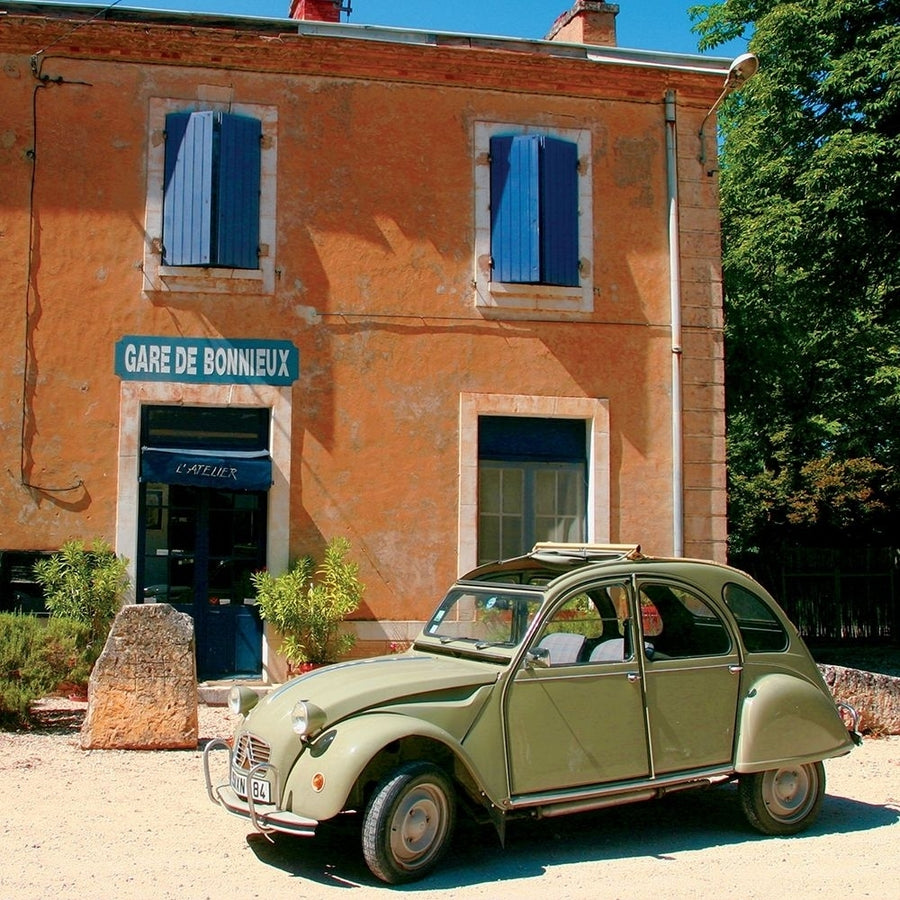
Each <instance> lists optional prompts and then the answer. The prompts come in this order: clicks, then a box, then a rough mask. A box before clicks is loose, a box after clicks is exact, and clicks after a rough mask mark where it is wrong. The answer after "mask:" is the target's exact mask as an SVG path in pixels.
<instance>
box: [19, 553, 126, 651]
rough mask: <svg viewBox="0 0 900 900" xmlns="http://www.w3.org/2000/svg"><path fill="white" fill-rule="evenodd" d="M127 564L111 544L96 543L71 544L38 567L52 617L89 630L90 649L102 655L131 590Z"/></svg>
mask: <svg viewBox="0 0 900 900" xmlns="http://www.w3.org/2000/svg"><path fill="white" fill-rule="evenodd" d="M127 565H128V562H127V560H125V559H123V558H122V557H119V556H116V554H115V551H114V550H113V549H112V547H110V546H109V544H107V543H105V542H104V541H101V540H95V541H94V543H93V544H91V546H90V548H86V547H85V546H84V544H83V542H81V541H68V542H66V543H65V544H63V546H62V549H60V550H59V551H58V552H56V553H54V554H53V555H52V556H50V557H48V558H47V559H42V560H39V561H38V562H36V563H35V565H34V574H35V578H37V580H38V582H39V583H40V585H41V586H42V587H43V589H44V602H45V603H46V605H47V609H49V610H50V614H51V616H61V617H62V618H66V619H72V620H74V621H76V622H82V623H84V624H85V625H87V626H88V633H87V645H88V647H89V649H90V650H91V652H93V654H94V658H95V659H96V657H97V656H99V655H100V651H101V650H102V649H103V644H104V643H105V641H106V636H107V635H108V634H109V628H110V626H111V625H112V621H113V619H114V618H115V616H116V613H117V612H118V611H119V607H120V606H121V605H122V597H123V594H124V593H125V588H126V587H127V586H128V574H127V571H126V567H127Z"/></svg>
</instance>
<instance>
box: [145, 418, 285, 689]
mask: <svg viewBox="0 0 900 900" xmlns="http://www.w3.org/2000/svg"><path fill="white" fill-rule="evenodd" d="M154 413H156V415H154ZM198 413H199V414H198ZM248 414H249V415H248ZM267 424H268V411H267V410H228V409H217V410H208V409H203V410H191V409H186V408H183V407H176V408H172V407H149V408H148V409H147V410H146V413H145V417H144V430H143V441H142V451H141V452H142V461H141V472H142V478H141V491H140V501H141V516H142V518H141V522H142V526H143V527H142V528H141V529H140V532H139V534H140V545H139V560H140V564H139V566H138V573H137V574H138V591H139V595H138V596H139V599H140V600H141V601H143V602H145V603H154V602H156V603H170V604H172V606H174V607H175V608H176V609H178V610H181V611H183V612H186V613H188V614H189V615H191V616H192V617H193V619H194V631H195V638H196V645H197V670H198V675H199V676H200V678H201V679H210V678H217V677H225V676H234V675H247V676H252V675H259V674H260V672H261V671H262V623H261V621H260V618H259V613H258V611H257V608H256V605H255V600H254V591H253V586H252V583H251V581H250V576H251V575H252V574H253V572H255V571H257V570H259V569H261V568H263V567H264V566H265V563H266V522H267V515H266V513H267V505H268V504H267V501H268V494H267V492H266V490H265V489H259V488H260V486H261V485H262V484H266V486H267V484H268V481H267V479H268V478H269V476H268V475H266V472H268V471H269V470H268V469H267V468H266V467H267V466H270V461H269V457H268V452H267V450H266V449H265V442H266V440H267ZM260 444H263V447H260V446H259V445H260ZM236 448H237V449H236ZM161 460H162V461H161ZM261 472H262V476H261V474H260V473H261Z"/></svg>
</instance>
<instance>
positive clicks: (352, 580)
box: [251, 538, 364, 666]
mask: <svg viewBox="0 0 900 900" xmlns="http://www.w3.org/2000/svg"><path fill="white" fill-rule="evenodd" d="M349 550H350V542H349V541H348V540H347V539H346V538H334V539H332V540H331V541H330V543H329V544H328V546H327V547H326V548H325V557H324V559H323V561H322V563H321V564H320V565H318V566H317V565H316V563H315V560H313V559H312V557H310V556H305V557H303V558H302V559H299V560H297V562H296V563H295V564H294V567H293V568H292V569H290V570H289V571H287V572H284V573H283V574H281V575H278V576H272V575H271V574H270V573H269V572H266V571H263V572H255V573H254V574H253V575H252V576H251V580H252V581H253V586H254V587H255V588H256V597H257V602H258V604H259V614H260V616H261V617H262V618H263V619H265V620H266V621H267V622H269V624H270V625H272V627H273V628H275V630H276V631H278V632H279V633H280V634H281V635H282V637H283V639H284V643H283V644H282V645H281V652H282V654H283V655H284V657H285V659H286V660H287V661H288V663H290V664H291V665H292V666H296V665H299V664H302V663H315V664H321V663H330V662H334V661H335V660H337V659H340V657H341V656H343V655H344V654H345V653H348V652H349V651H350V650H351V649H352V648H353V644H354V642H355V638H354V636H353V635H352V634H347V633H345V632H344V631H342V630H341V622H343V620H344V619H345V618H346V617H347V616H349V615H350V613H352V612H354V611H355V610H356V609H357V608H358V607H359V604H360V601H361V599H362V594H363V589H364V588H363V585H362V583H361V582H360V581H359V578H358V577H357V573H358V572H359V566H358V565H357V564H356V563H352V562H348V561H347V560H346V559H344V557H345V556H346V554H347V552H348V551H349Z"/></svg>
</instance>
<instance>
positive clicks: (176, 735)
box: [81, 603, 199, 750]
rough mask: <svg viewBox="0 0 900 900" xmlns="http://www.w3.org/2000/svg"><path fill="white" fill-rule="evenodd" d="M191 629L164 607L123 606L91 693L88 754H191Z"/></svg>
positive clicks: (194, 722)
mask: <svg viewBox="0 0 900 900" xmlns="http://www.w3.org/2000/svg"><path fill="white" fill-rule="evenodd" d="M198 731H199V725H198V715H197V672H196V661H195V658H194V622H193V619H191V617H190V616H188V615H186V614H185V613H180V612H177V611H176V610H175V609H173V608H172V607H171V606H169V605H168V604H167V603H156V604H147V605H128V606H125V607H123V608H122V609H121V610H120V611H119V614H118V615H117V616H116V618H115V621H114V622H113V626H112V629H111V630H110V633H109V637H108V638H107V640H106V645H105V647H104V648H103V652H102V653H101V654H100V658H99V659H98V660H97V664H96V665H95V666H94V671H93V672H92V673H91V679H90V683H89V685H88V708H87V715H86V717H85V720H84V725H83V726H82V729H81V746H82V748H83V749H85V750H98V749H102V750H184V749H195V748H196V747H197V739H198Z"/></svg>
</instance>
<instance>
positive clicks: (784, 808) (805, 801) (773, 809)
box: [763, 766, 817, 822]
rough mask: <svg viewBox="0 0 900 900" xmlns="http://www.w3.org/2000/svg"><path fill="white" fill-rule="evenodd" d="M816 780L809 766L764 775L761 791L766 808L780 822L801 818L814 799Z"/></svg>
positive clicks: (778, 770) (777, 770)
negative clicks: (762, 791)
mask: <svg viewBox="0 0 900 900" xmlns="http://www.w3.org/2000/svg"><path fill="white" fill-rule="evenodd" d="M816 787H817V778H816V775H815V772H814V770H813V769H812V768H810V767H809V766H800V767H799V768H790V769H776V770H775V771H773V772H769V773H767V774H766V779H765V782H764V786H763V790H764V797H765V800H766V807H767V808H768V810H769V812H770V813H771V815H773V816H774V817H775V818H776V819H780V820H781V821H782V822H795V821H796V820H797V819H801V818H803V816H805V815H806V813H807V811H808V810H809V808H810V806H811V805H812V803H813V802H814V801H815V797H816Z"/></svg>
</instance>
